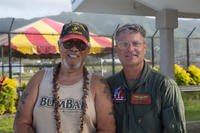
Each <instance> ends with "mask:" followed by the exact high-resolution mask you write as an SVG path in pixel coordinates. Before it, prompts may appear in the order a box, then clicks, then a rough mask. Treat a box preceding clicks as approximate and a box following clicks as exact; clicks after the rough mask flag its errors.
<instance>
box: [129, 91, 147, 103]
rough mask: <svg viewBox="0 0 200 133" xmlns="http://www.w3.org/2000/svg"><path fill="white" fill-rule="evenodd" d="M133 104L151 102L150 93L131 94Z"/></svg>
mask: <svg viewBox="0 0 200 133" xmlns="http://www.w3.org/2000/svg"><path fill="white" fill-rule="evenodd" d="M131 104H146V105H147V104H151V95H150V94H142V93H137V94H131Z"/></svg>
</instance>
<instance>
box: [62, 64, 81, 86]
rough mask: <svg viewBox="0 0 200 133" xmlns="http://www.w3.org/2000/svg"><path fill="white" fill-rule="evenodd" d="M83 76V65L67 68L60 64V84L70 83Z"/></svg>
mask: <svg viewBox="0 0 200 133" xmlns="http://www.w3.org/2000/svg"><path fill="white" fill-rule="evenodd" d="M82 78H83V67H80V68H76V69H67V68H63V67H62V66H61V68H60V72H59V75H58V82H59V83H60V84H66V85H71V84H74V83H76V82H78V81H79V80H81V79H82Z"/></svg>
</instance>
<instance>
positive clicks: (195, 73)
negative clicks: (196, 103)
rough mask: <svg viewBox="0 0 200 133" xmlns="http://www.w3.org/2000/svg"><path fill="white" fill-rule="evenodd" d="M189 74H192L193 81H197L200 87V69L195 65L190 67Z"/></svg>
mask: <svg viewBox="0 0 200 133" xmlns="http://www.w3.org/2000/svg"><path fill="white" fill-rule="evenodd" d="M188 73H190V75H191V77H192V79H193V80H194V81H195V83H196V85H200V69H199V68H197V67H196V66H194V65H190V66H189V67H188Z"/></svg>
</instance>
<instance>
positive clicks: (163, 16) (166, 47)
mask: <svg viewBox="0 0 200 133" xmlns="http://www.w3.org/2000/svg"><path fill="white" fill-rule="evenodd" d="M177 27H178V16H177V10H172V9H164V10H162V11H160V12H158V13H157V15H156V28H157V29H158V30H159V31H160V72H161V73H162V74H164V75H166V76H168V77H170V78H173V79H174V29H175V28H177Z"/></svg>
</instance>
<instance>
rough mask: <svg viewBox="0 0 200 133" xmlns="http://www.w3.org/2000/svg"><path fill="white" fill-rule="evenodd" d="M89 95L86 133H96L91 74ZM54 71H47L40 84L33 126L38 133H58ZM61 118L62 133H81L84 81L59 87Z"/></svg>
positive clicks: (50, 69) (84, 130)
mask: <svg viewBox="0 0 200 133" xmlns="http://www.w3.org/2000/svg"><path fill="white" fill-rule="evenodd" d="M88 78H89V93H88V96H87V99H86V103H87V109H86V120H85V124H84V128H83V132H84V133H95V132H96V128H95V126H96V112H95V106H94V100H93V97H92V93H91V89H90V81H91V74H89V77H88ZM52 81H53V69H52V68H48V69H45V74H44V77H43V79H42V81H41V83H40V87H39V91H38V97H37V101H36V104H35V107H34V110H33V126H34V128H35V130H36V132H37V133H56V123H55V118H54V107H53V100H52V99H53V95H52V87H53V84H52ZM59 86H60V89H59V91H58V95H59V97H60V104H61V106H60V108H59V112H60V116H61V129H62V133H79V132H80V117H81V114H82V109H81V104H82V95H83V79H82V80H80V81H78V82H77V83H75V84H74V85H59Z"/></svg>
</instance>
